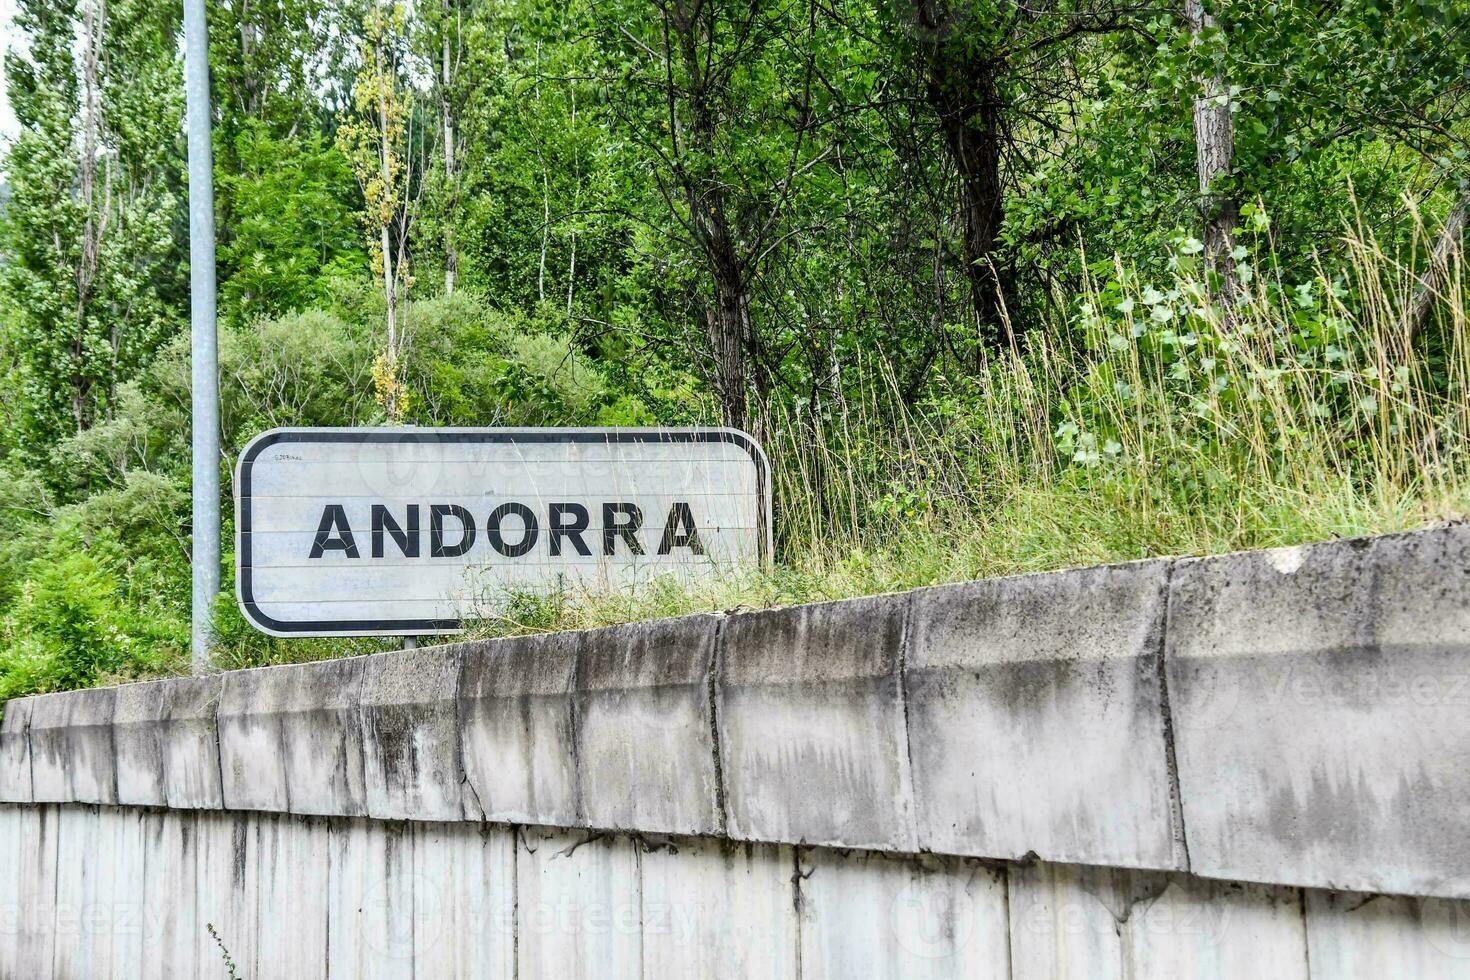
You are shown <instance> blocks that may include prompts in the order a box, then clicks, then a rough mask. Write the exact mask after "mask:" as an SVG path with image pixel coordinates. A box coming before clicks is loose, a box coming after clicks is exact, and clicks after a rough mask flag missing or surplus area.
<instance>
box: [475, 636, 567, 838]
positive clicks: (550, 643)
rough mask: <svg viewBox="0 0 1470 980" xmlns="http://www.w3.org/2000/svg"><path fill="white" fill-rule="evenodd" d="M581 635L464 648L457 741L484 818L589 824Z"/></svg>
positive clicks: (513, 821) (548, 823)
mask: <svg viewBox="0 0 1470 980" xmlns="http://www.w3.org/2000/svg"><path fill="white" fill-rule="evenodd" d="M582 640H583V634H581V633H557V634H553V635H551V636H533V637H517V638H514V639H508V640H495V641H493V642H487V643H469V644H465V645H464V647H463V650H464V658H463V660H462V661H461V671H462V677H461V680H460V688H459V692H460V693H459V741H460V750H461V753H462V758H463V765H464V771H465V787H466V790H467V791H468V792H469V793H471V794H472V795H473V796H474V800H475V805H476V806H477V807H478V808H479V810H480V812H481V813H483V814H484V815H485V819H487V820H499V821H503V822H506V823H528V824H543V825H546V826H551V827H580V826H583V825H584V822H583V819H582V811H581V806H580V805H579V803H578V799H577V758H576V748H575V742H576V735H575V732H574V728H573V715H574V713H575V712H574V709H573V689H574V684H575V680H576V671H577V656H578V652H579V651H580V650H581V646H582Z"/></svg>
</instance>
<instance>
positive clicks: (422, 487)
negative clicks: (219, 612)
mask: <svg viewBox="0 0 1470 980" xmlns="http://www.w3.org/2000/svg"><path fill="white" fill-rule="evenodd" d="M235 514H236V520H235V543H236V548H235V553H236V595H237V597H238V599H239V603H240V609H241V611H242V612H243V613H244V614H245V618H246V619H247V620H248V621H249V622H251V623H252V624H253V625H255V626H256V627H258V628H259V629H261V630H264V631H265V632H267V633H270V634H273V635H276V636H372V635H402V636H414V635H420V634H426V633H446V632H453V631H456V630H458V629H459V628H460V626H461V623H462V621H463V620H465V619H470V618H475V617H477V616H482V615H486V614H488V613H493V612H494V611H496V610H497V608H500V607H501V606H502V605H503V603H504V602H505V600H506V598H507V596H509V595H510V594H513V593H515V592H545V591H548V590H550V589H553V588H565V589H569V590H573V591H582V590H586V591H605V590H609V589H618V588H626V587H629V586H631V585H635V584H637V583H640V582H646V581H648V580H649V579H651V578H653V577H655V576H661V575H670V576H675V577H677V578H679V579H681V580H698V579H710V578H716V577H722V576H726V575H729V574H730V573H731V572H736V571H740V570H743V569H753V568H757V567H759V566H760V565H761V564H762V563H763V562H765V561H766V560H768V558H769V556H770V551H771V480H770V468H769V465H768V463H767V461H766V456H765V453H764V452H762V451H761V449H760V447H759V446H758V445H757V444H756V443H755V440H753V439H752V438H751V437H750V436H748V435H746V434H745V433H743V432H738V431H736V430H734V429H419V428H392V429H272V430H271V431H269V432H266V433H263V434H261V435H260V436H257V437H256V438H255V439H254V440H252V441H251V442H250V444H249V445H247V446H246V447H245V449H244V451H243V452H242V453H241V454H240V462H239V465H238V467H237V470H236V475H235Z"/></svg>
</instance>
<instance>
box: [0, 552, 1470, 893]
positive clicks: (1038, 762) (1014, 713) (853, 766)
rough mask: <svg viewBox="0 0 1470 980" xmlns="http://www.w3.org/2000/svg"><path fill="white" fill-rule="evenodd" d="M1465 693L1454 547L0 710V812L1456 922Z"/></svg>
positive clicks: (1240, 565) (1108, 580) (718, 620)
mask: <svg viewBox="0 0 1470 980" xmlns="http://www.w3.org/2000/svg"><path fill="white" fill-rule="evenodd" d="M1467 677H1470V529H1466V528H1460V527H1453V528H1444V529H1438V530H1432V531H1425V532H1420V533H1415V534H1407V535H1395V536H1389V537H1385V538H1380V539H1372V540H1369V541H1361V542H1334V543H1328V544H1322V545H1314V546H1311V547H1308V548H1302V549H1287V550H1283V551H1275V552H1260V553H1248V554H1241V555H1231V556H1224V557H1220V558H1206V559H1199V560H1185V561H1156V562H1142V563H1135V564H1130V565H1122V566H1116V567H1109V568H1100V569H1080V570H1075V571H1066V572H1057V573H1052V574H1045V575H1034V576H1025V577H1020V578H1014V579H1001V580H995V581H989V582H977V583H966V584H962V585H956V586H944V587H938V588H932V589H924V590H919V591H916V592H912V593H905V594H899V595H890V596H878V597H872V598H866V599H856V600H849V601H844V602H834V603H825V604H819V605H813V606H803V607H796V608H792V609H780V610H770V611H764V612H756V613H737V614H731V615H726V616H691V617H685V618H681V619H675V620H669V621H663V622H659V623H651V624H633V625H629V626H619V627H612V628H609V629H604V630H595V631H590V632H584V633H567V634H557V635H552V636H546V637H535V638H521V639H510V640H496V641H486V642H476V643H465V644H458V645H453V646H446V647H438V648H429V649H423V650H418V651H411V652H404V653H391V654H383V655H379V656H375V657H369V658H363V659H358V660H342V661H329V662H324V663H316V664H302V665H293V666H289V667H273V668H263V669H259V670H251V671H240V672H235V673H230V674H226V675H223V678H222V679H213V678H201V679H182V680H177V681H163V682H156V683H150V684H146V685H136V686H129V687H124V688H116V689H101V690H94V691H84V692H73V693H68V694H53V695H45V696H41V697H35V698H30V699H25V700H22V701H18V702H13V703H12V704H10V705H8V706H7V710H6V714H5V718H4V721H3V724H0V802H10V803H29V802H31V801H32V800H34V801H36V802H50V803H66V804H80V803H86V804H116V803H123V804H128V805H134V806H150V807H160V806H161V807H168V808H172V809H188V808H199V809H206V810H208V809H223V810H227V811H230V812H240V811H264V812H271V813H280V814H296V815H302V816H306V815H314V816H332V817H342V818H358V817H370V818H373V819H376V820H409V821H417V822H423V823H455V822H462V821H471V822H480V821H489V822H493V823H516V824H530V825H536V826H541V827H547V828H553V829H556V830H557V831H558V832H567V831H571V830H576V829H584V828H585V829H590V830H594V831H626V832H634V833H641V834H666V833H676V834H685V835H695V836H703V837H707V838H710V839H729V840H733V841H741V842H749V843H753V844H771V845H778V844H795V845H821V846H823V847H830V848H860V849H864V850H867V851H882V852H890V853H897V854H903V855H909V854H914V853H920V852H926V851H932V852H937V853H944V854H950V855H953V856H956V857H963V858H980V859H990V860H1018V861H1025V860H1030V859H1031V858H1032V856H1036V857H1039V858H1041V859H1042V860H1044V861H1050V862H1053V863H1076V864H1089V865H1103V866H1108V867H1113V868H1131V869H1137V870H1142V871H1161V872H1167V871H1189V872H1191V873H1192V874H1193V875H1195V876H1202V877H1211V878H1219V879H1224V880H1230V881H1253V882H1259V883H1262V884H1267V885H1283V886H1290V887H1311V888H1329V889H1342V888H1349V889H1356V890H1362V891H1369V892H1384V893H1393V894H1400V895H1406V896H1414V897H1436V898H1449V899H1455V898H1466V897H1470V851H1467V850H1466V849H1465V848H1464V846H1463V841H1464V840H1465V837H1466V831H1467V829H1470V816H1467V814H1470V711H1467V710H1466V707H1467V704H1466V702H1470V682H1467V680H1466V678H1467ZM374 846H377V845H374ZM384 846H387V845H384Z"/></svg>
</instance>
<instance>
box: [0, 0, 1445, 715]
mask: <svg viewBox="0 0 1470 980" xmlns="http://www.w3.org/2000/svg"><path fill="white" fill-rule="evenodd" d="M1463 6H1464V5H1463V4H1461V3H1449V2H1433V0H1428V2H1421V3H1414V4H1410V5H1407V6H1405V5H1400V4H1389V3H1386V2H1385V0H1349V2H1345V3H1339V4H1330V5H1322V4H1315V3H1306V2H1298V0H1282V2H1279V3H1271V4H1260V3H1251V2H1246V0H1218V2H1213V3H1210V4H1208V5H1207V8H1208V12H1209V14H1210V17H1211V18H1212V19H1213V26H1205V25H1203V24H1201V26H1200V27H1199V28H1198V29H1192V28H1191V26H1190V25H1189V24H1187V23H1186V22H1185V19H1184V17H1183V16H1182V13H1183V11H1182V10H1174V9H1172V8H1169V7H1167V6H1165V7H1139V6H1138V5H1134V4H1122V3H1112V2H1109V0H1068V2H1062V3H1055V4H1047V5H1041V6H1037V5H1025V4H1018V3H1013V2H997V0H953V2H939V0H902V2H900V0H895V2H894V3H892V4H879V5H873V4H852V3H845V2H837V3H832V4H816V3H813V2H810V0H756V2H754V3H744V4H737V3H733V2H731V0H693V2H690V0H657V2H653V3H643V2H639V0H573V2H571V3H557V4H551V3H544V2H542V0H506V2H503V3H497V4H493V5H492V4H487V3H482V2H479V0H440V2H439V3H437V4H430V5H415V6H412V7H401V6H398V5H390V4H384V3H363V4H356V3H354V4H346V3H329V4H326V5H325V6H323V5H319V4H312V5H306V4H303V3H300V2H298V0H280V2H277V3H273V4H267V5H259V4H249V3H241V2H236V0H213V2H212V3H211V6H210V18H211V58H212V63H213V64H212V68H213V80H214V86H215V89H214V96H215V104H216V128H215V151H216V152H215V170H216V181H215V183H216V188H217V191H218V224H219V273H220V298H221V304H220V315H221V336H220V365H221V413H222V427H223V436H224V458H222V459H221V460H220V468H221V477H222V480H221V484H222V503H223V504H224V511H225V513H226V514H228V513H229V503H230V496H231V476H232V474H231V472H230V470H231V466H230V462H231V461H232V460H233V459H234V457H235V455H236V454H237V452H238V450H239V449H240V447H241V446H242V445H243V444H244V443H245V442H246V441H247V440H248V439H250V438H251V437H252V436H253V435H255V434H256V433H258V432H260V431H262V430H263V429H265V428H269V427H272V426H278V425H370V424H381V423H384V422H401V423H405V424H416V425H659V424H707V423H711V422H715V421H718V420H721V419H724V420H727V421H734V422H739V423H740V424H743V425H746V426H748V427H749V428H751V429H752V430H754V431H755V432H756V434H757V435H758V436H759V437H760V438H761V439H762V440H763V441H764V443H765V444H766V445H767V447H768V449H769V450H770V455H771V457H772V459H773V460H774V461H775V462H776V467H777V480H776V505H777V524H776V529H777V535H778V540H777V563H776V565H775V567H774V568H772V569H770V570H768V571H767V572H765V573H762V574H759V575H754V576H751V577H748V578H745V579H739V580H731V581H725V582H721V583H717V584H714V585H710V586H705V587H700V588H696V589H693V590H690V589H687V588H682V587H679V586H676V585H674V584H672V583H668V582H658V583H655V584H654V585H652V586H650V587H648V588H645V589H642V590H639V591H636V592H630V593H624V594H616V595H611V596H586V595H577V594H571V593H566V592H553V593H551V594H517V595H507V596H499V597H493V598H494V599H495V604H493V605H491V606H488V607H487V608H486V610H485V612H486V617H487V618H486V621H485V622H484V623H483V624H482V625H481V626H480V629H481V631H483V632H487V633H493V632H505V631H524V630H540V629H550V628H557V627H560V626H566V625H578V624H591V623H599V622H610V621H617V620H620V619H626V618H630V617H640V616H646V615H657V614H665V613H670V612H678V611H686V610H690V609H699V608H730V607H732V606H736V605H742V604H745V605H763V604H769V603H777V602H793V601H800V600H804V599H812V598H826V597H833V596H840V595H848V594H854V593H859V592H866V591H872V590H882V589H890V588H899V587H904V586H908V585H917V584H922V583H927V582H934V581H943V580H948V579H955V578H965V577H972V576H976V575H988V574H1001V573H1007V572H1016V571H1031V570H1037V569H1043V568H1054V567H1058V566H1062V565H1069V564H1077V563H1082V562H1093V561H1108V560H1117V559H1127V558H1136V557H1142V556H1145V555H1156V554H1171V553H1191V554H1192V553H1202V552H1210V551H1217V550H1223V549H1231V548H1239V547H1249V546H1256V545H1269V544H1278V543H1288V542H1294V541H1299V540H1303V539H1308V538H1316V537H1325V536H1331V535H1338V534H1351V533H1362V532H1367V531H1375V530H1385V529H1390V528H1398V527H1407V526H1413V525H1416V524H1422V523H1425V522H1427V521H1433V520H1442V519H1454V518H1456V517H1457V515H1459V514H1461V513H1462V512H1463V510H1464V508H1465V506H1466V502H1467V501H1466V498H1467V494H1470V480H1467V476H1470V470H1467V460H1466V457H1465V450H1466V428H1467V424H1470V423H1467V419H1466V417H1465V410H1464V407H1463V406H1464V405H1465V404H1467V395H1470V391H1467V387H1470V382H1467V374H1470V371H1467V367H1466V363H1467V362H1466V359H1467V351H1470V347H1467V343H1470V341H1467V322H1470V321H1467V310H1470V303H1467V300H1466V296H1465V293H1464V286H1465V276H1464V270H1463V266H1462V263H1461V261H1460V256H1461V255H1462V254H1463V253H1462V251H1461V249H1460V241H1459V239H1460V237H1461V236H1462V232H1463V227H1464V216H1465V214H1466V209H1467V207H1470V163H1467V161H1470V145H1467V142H1466V140H1467V136H1470V74H1467V71H1466V68H1465V66H1466V65H1467V64H1470V51H1467V50H1466V45H1467V44H1470V31H1467V30H1466V27H1467V26H1470V25H1467V23H1466V20H1467V13H1466V11H1465V10H1464V9H1462V8H1463ZM178 26H179V25H178V10H177V8H176V6H174V5H173V4H172V3H165V4H161V5H159V4H154V5H149V4H145V3H143V2H142V0H112V2H110V3H108V4H105V5H104V4H102V3H100V2H99V0H20V3H19V15H18V17H17V19H16V29H17V34H18V36H19V37H20V38H21V43H20V44H19V45H18V46H17V52H16V53H15V54H14V55H13V56H12V57H11V58H10V59H9V60H8V61H7V64H6V72H7V79H8V83H9V91H10V92H11V98H12V99H13V104H14V108H15V112H16V116H17V119H18V121H19V123H20V126H21V132H20V135H19V136H18V138H17V139H16V140H15V142H14V144H13V146H12V148H11V150H10V152H9V153H8V155H7V157H6V158H5V160H4V164H3V166H4V175H5V180H6V186H7V188H8V195H9V196H8V198H5V199H3V200H5V203H4V205H3V207H4V211H3V215H0V696H5V695H10V694H16V693H23V692H26V691H35V690H50V689H55V688H58V687H65V686H76V685H85V684H94V683H105V682H108V681H111V680H115V679H122V678H129V677H137V676H147V675H150V674H153V673H167V672H171V671H176V670H182V669H184V668H185V667H186V665H187V660H188V658H187V649H186V647H187V643H188V634H189V624H188V600H189V566H188V560H189V533H190V527H189V473H190V467H189V416H188V411H189V370H190V368H189V358H188V331H187V328H186V309H187V299H186V296H185V292H184V283H185V281H186V272H187V265H186V261H185V259H186V255H187V251H186V245H187V215H186V213H185V208H184V204H183V202H184V200H185V197H184V194H185V189H184V187H183V176H182V175H183V169H184V168H183V141H182V139H181V132H180V129H179V125H178V123H179V119H180V118H181V108H182V107H181V93H180V80H179V77H178V74H179V64H178V60H177V51H178V43H177V42H178V38H177V33H178ZM1209 93H1217V94H1209ZM1206 97H1208V99H1213V100H1221V101H1223V102H1224V103H1225V104H1226V105H1228V107H1229V110H1230V111H1229V114H1228V118H1229V120H1230V124H1231V139H1230V146H1229V150H1230V153H1229V157H1228V166H1227V167H1226V168H1225V170H1224V171H1223V172H1222V173H1220V174H1219V175H1218V183H1212V184H1211V189H1210V197H1211V198H1212V199H1213V198H1214V197H1216V196H1217V195H1218V196H1224V197H1228V198H1230V199H1231V202H1232V204H1233V205H1234V206H1235V207H1234V208H1233V211H1234V212H1235V213H1238V215H1239V217H1240V223H1239V225H1238V226H1237V227H1234V228H1232V229H1231V237H1230V241H1229V243H1228V247H1227V248H1222V249H1219V250H1218V251H1217V250H1214V249H1213V246H1211V252H1210V254H1209V255H1208V256H1207V255H1206V254H1205V250H1206V248H1207V246H1206V244H1205V242H1206V241H1214V239H1212V238H1211V236H1210V235H1209V234H1208V224H1209V221H1210V217H1209V215H1208V213H1207V212H1208V211H1209V208H1208V207H1207V206H1206V205H1207V202H1206V201H1205V200H1204V199H1203V197H1202V194H1201V192H1200V189H1199V177H1198V171H1197V167H1198V161H1199V158H1200V153H1201V150H1200V146H1199V145H1198V143H1197V142H1196V137H1195V130H1194V127H1193V122H1192V118H1191V113H1192V111H1193V110H1194V109H1195V108H1196V104H1197V102H1198V101H1199V100H1201V99H1202V98H1206ZM1212 180H1214V178H1212ZM364 230H365V231H366V236H364ZM1222 255H1223V256H1225V258H1226V262H1227V264H1226V265H1225V266H1224V268H1225V271H1226V272H1228V273H1229V274H1230V276H1231V277H1232V278H1233V280H1235V281H1236V282H1238V284H1239V287H1240V288H1239V295H1238V296H1237V297H1236V298H1235V300H1233V301H1231V302H1222V301H1221V296H1220V295H1219V282H1218V281H1211V276H1210V275H1208V274H1207V273H1206V272H1205V270H1204V268H1203V266H1204V265H1205V264H1206V263H1207V262H1209V263H1210V264H1211V266H1212V268H1214V269H1215V271H1216V272H1218V271H1219V266H1218V265H1217V264H1216V260H1217V259H1218V258H1219V257H1220V256H1222ZM1215 278H1216V280H1218V278H1219V277H1218V275H1217V276H1216V277H1215ZM410 286H411V287H412V289H410V288H409V287H410ZM1426 297H1427V298H1428V299H1429V300H1432V301H1433V302H1426V303H1420V302H1419V300H1420V299H1422V298H1426ZM1423 310H1427V311H1428V313H1427V315H1426V314H1425V313H1424V312H1422V311H1423ZM227 525H228V519H227ZM226 533H227V535H228V533H229V528H228V526H227V527H226ZM232 571H233V568H232V556H230V555H226V556H225V567H224V568H223V569H222V573H223V578H224V579H225V580H226V581H229V580H230V579H231V577H232V575H231V572H232ZM217 622H218V635H217V637H216V644H217V656H218V659H219V661H220V662H221V663H222V664H223V665H225V666H247V665H251V664H259V663H275V662H283V661H287V660H294V659H309V658H315V657H324V656H336V655H344V654H351V653H360V652H367V651H370V650H375V649H379V648H381V647H382V646H383V644H382V642H381V641H377V640H371V639H367V640H348V641H325V640H309V641H307V640H303V641H284V640H278V639H271V638H266V637H263V636H261V635H259V634H258V633H256V632H254V631H253V630H252V629H250V628H249V627H248V626H247V625H246V624H245V623H244V621H243V620H242V619H241V617H240V616H239V614H238V612H237V611H236V610H235V607H234V604H233V599H232V597H231V596H229V595H228V594H227V595H225V596H222V597H221V600H220V607H219V609H218V617H217Z"/></svg>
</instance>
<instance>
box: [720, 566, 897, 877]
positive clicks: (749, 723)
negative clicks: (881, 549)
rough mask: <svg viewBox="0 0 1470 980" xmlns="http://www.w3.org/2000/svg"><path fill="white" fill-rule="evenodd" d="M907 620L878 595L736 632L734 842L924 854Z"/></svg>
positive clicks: (726, 642)
mask: <svg viewBox="0 0 1470 980" xmlns="http://www.w3.org/2000/svg"><path fill="white" fill-rule="evenodd" d="M908 609H909V597H908V596H907V595H898V596H877V597H874V598H870V599H853V600H849V601H846V602H832V603H824V604H822V605H815V606H798V607H796V608H794V609H780V610H773V611H770V612H759V613H741V614H739V615H735V616H732V617H730V618H729V619H728V620H727V621H726V623H725V628H724V632H723V642H722V644H721V652H720V672H719V681H718V683H717V685H716V688H715V708H716V716H717V718H718V721H719V737H720V758H721V760H722V761H723V766H722V774H723V776H724V780H725V810H726V814H727V815H728V830H729V834H730V836H731V837H733V838H736V839H737V840H757V841H777V842H785V843H805V844H830V845H837V846H846V847H871V848H878V849H882V850H898V851H913V850H917V847H916V842H915V834H914V815H913V788H912V785H911V780H910V776H909V750H908V739H907V736H906V733H905V729H904V708H903V686H902V683H901V680H900V676H901V669H902V663H901V647H902V642H903V631H904V624H905V622H906V619H907V616H908Z"/></svg>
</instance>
